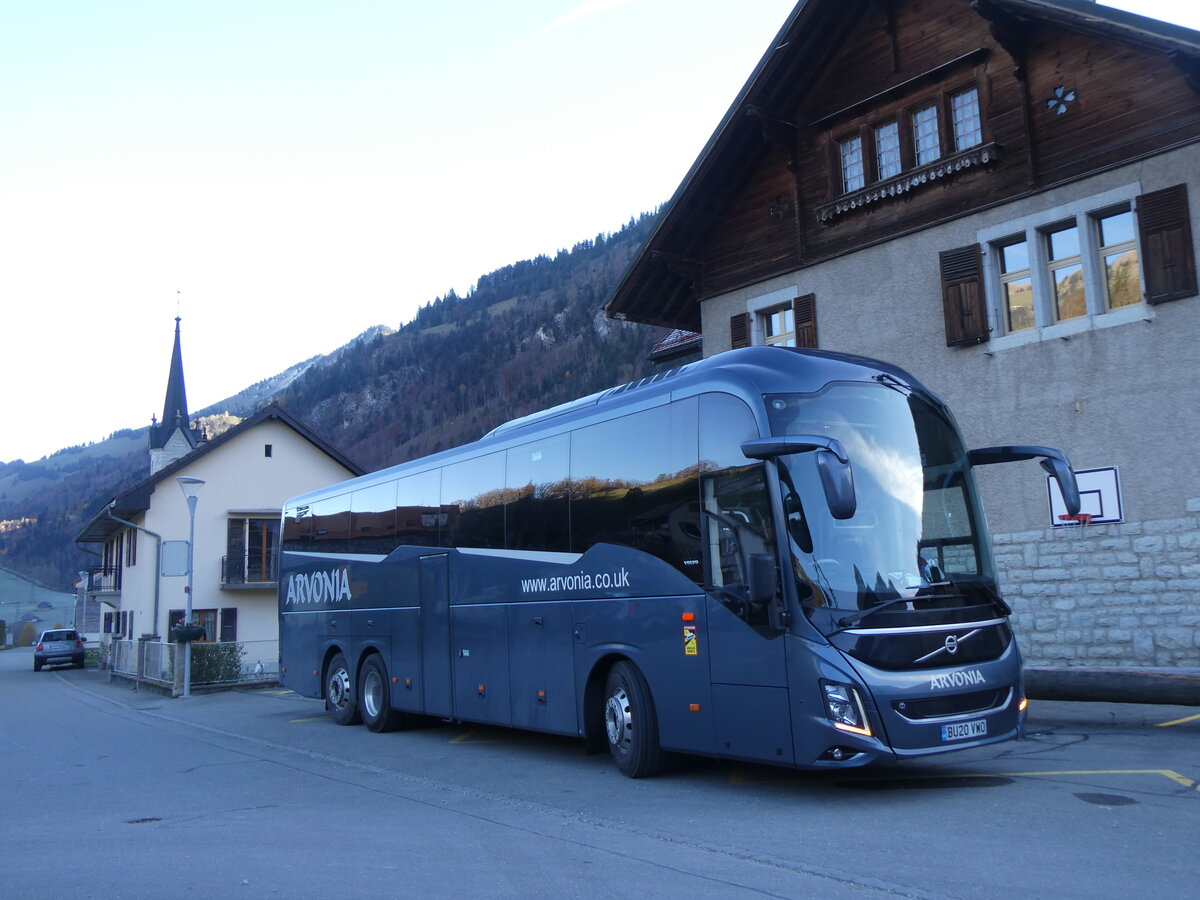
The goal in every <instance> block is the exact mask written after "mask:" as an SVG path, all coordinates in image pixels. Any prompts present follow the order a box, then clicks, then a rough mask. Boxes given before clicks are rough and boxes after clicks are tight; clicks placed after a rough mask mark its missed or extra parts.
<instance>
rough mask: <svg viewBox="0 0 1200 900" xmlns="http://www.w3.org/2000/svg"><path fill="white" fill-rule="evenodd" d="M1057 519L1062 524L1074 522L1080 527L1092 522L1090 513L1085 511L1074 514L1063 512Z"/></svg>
mask: <svg viewBox="0 0 1200 900" xmlns="http://www.w3.org/2000/svg"><path fill="white" fill-rule="evenodd" d="M1058 520H1059V521H1060V522H1062V523H1063V524H1064V525H1069V524H1070V523H1071V522H1075V523H1076V524H1077V525H1079V526H1080V527H1082V528H1086V527H1087V526H1088V525H1090V524H1091V523H1092V514H1091V513H1085V512H1081V513H1076V514H1075V515H1071V514H1070V513H1063V514H1062V515H1060V516H1059V517H1058Z"/></svg>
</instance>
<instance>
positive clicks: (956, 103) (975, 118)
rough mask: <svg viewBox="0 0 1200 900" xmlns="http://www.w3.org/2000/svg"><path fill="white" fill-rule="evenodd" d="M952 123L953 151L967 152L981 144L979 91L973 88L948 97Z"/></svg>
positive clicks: (981, 126) (981, 125)
mask: <svg viewBox="0 0 1200 900" xmlns="http://www.w3.org/2000/svg"><path fill="white" fill-rule="evenodd" d="M950 116H951V120H952V121H953V123H954V150H955V152H957V151H959V150H967V149H969V148H971V147H975V146H978V145H979V144H982V143H983V121H982V119H981V118H980V115H979V90H978V89H977V88H974V87H970V88H967V89H966V90H965V91H959V92H958V93H957V94H951V95H950Z"/></svg>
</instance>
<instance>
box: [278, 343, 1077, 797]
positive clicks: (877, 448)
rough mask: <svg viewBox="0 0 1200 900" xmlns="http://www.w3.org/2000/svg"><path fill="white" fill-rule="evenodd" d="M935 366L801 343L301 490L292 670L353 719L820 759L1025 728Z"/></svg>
mask: <svg viewBox="0 0 1200 900" xmlns="http://www.w3.org/2000/svg"><path fill="white" fill-rule="evenodd" d="M1019 460H1040V461H1041V464H1042V467H1043V468H1044V469H1045V471H1046V472H1047V473H1049V475H1050V476H1051V477H1052V478H1053V479H1055V480H1056V481H1057V483H1058V486H1059V489H1060V491H1061V493H1062V495H1063V498H1064V503H1065V505H1066V507H1067V510H1068V511H1069V512H1072V513H1074V512H1077V511H1078V503H1079V498H1078V489H1077V487H1076V484H1075V479H1074V474H1073V473H1072V471H1071V468H1070V465H1069V463H1068V462H1067V458H1066V456H1065V455H1063V454H1062V453H1061V452H1059V451H1057V450H1054V449H1051V448H1047V447H1039V446H1025V445H1012V446H999V447H985V448H980V449H974V450H968V449H967V448H966V447H965V446H964V444H963V441H962V438H961V436H960V434H959V431H958V428H957V426H956V424H955V422H954V419H953V416H952V415H951V413H950V411H949V410H948V409H947V408H946V406H945V404H943V403H942V402H941V401H940V400H939V399H938V398H937V397H936V396H935V395H933V394H932V393H931V392H930V391H929V390H928V389H926V388H925V387H924V386H923V385H922V384H921V383H920V382H919V381H917V380H916V379H915V378H914V377H913V376H912V375H910V374H908V373H907V372H905V371H904V370H902V369H899V368H897V367H895V366H892V365H889V364H887V363H882V362H878V361H875V360H869V359H864V358H861V357H852V356H845V355H840V354H834V353H825V352H820V351H810V350H795V349H789V348H781V347H757V348H747V349H742V350H733V351H729V352H728V353H724V354H720V355H718V356H715V357H712V358H710V359H706V360H703V361H700V362H697V363H693V364H690V365H687V366H684V367H681V368H679V369H675V370H672V371H670V372H664V373H661V374H658V375H655V376H653V377H652V378H647V379H644V380H643V381H640V382H636V383H634V384H629V385H624V386H621V387H617V388H613V389H611V390H608V391H604V392H601V393H599V394H595V395H592V396H589V397H585V398H582V399H580V400H577V401H574V402H572V403H568V404H565V405H563V406H559V407H555V408H554V409H550V410H546V411H544V412H541V413H536V414H534V415H531V416H527V417H524V418H522V419H517V420H514V421H512V422H509V423H507V424H505V425H502V426H500V427H499V428H496V429H495V430H494V431H492V432H490V433H489V434H487V435H485V436H484V437H483V438H481V439H480V440H478V441H476V442H475V443H473V444H468V445H465V446H463V447H458V448H455V449H452V450H447V451H444V452H442V453H438V454H436V455H434V456H430V457H426V458H424V459H418V460H414V461H412V462H408V463H404V464H402V465H399V466H395V467H393V468H390V469H386V470H383V471H380V472H377V473H374V474H371V475H366V476H363V477H361V478H357V479H354V480H351V481H347V482H343V483H341V484H336V485H333V486H331V487H328V488H325V489H323V490H319V491H314V492H311V493H308V494H305V495H303V496H300V497H296V498H294V499H292V500H289V501H288V503H287V504H286V507H285V509H284V519H283V537H282V556H281V569H280V571H281V578H280V582H279V585H280V589H279V590H280V594H279V612H280V648H281V649H280V657H281V659H280V662H281V672H282V681H283V683H284V684H285V685H286V686H287V687H289V688H292V689H293V690H295V691H296V692H298V693H300V694H302V695H305V696H309V697H316V698H321V699H323V700H324V701H325V704H326V708H327V710H328V711H329V714H330V715H331V716H332V718H333V719H334V721H336V722H338V723H339V724H343V725H353V724H358V723H360V722H361V723H363V724H365V725H366V726H367V727H368V728H369V729H371V730H372V731H377V732H383V731H391V730H393V729H398V728H404V727H412V726H416V725H419V724H421V723H423V722H429V721H437V720H445V721H458V722H472V723H488V724H493V725H499V726H504V727H510V728H522V729H529V730H535V731H543V732H549V733H554V734H562V735H571V736H576V737H579V738H581V739H582V741H583V745H584V747H585V748H586V749H588V750H589V751H593V750H594V751H598V752H599V751H603V750H605V749H607V751H608V752H609V753H610V754H611V756H612V759H613V761H614V763H615V764H616V766H617V768H618V769H619V770H620V771H621V772H623V773H624V774H626V775H629V776H632V777H641V776H646V775H651V774H653V773H655V772H657V771H658V770H659V769H660V768H661V767H662V766H663V763H664V760H665V758H666V753H667V752H668V751H671V752H679V753H691V754H699V755H704V756H710V757H719V758H727V759H739V760H750V761H755V762H762V763H770V764H776V765H785V766H794V767H798V768H805V769H822V768H826V769H827V768H839V767H847V766H859V765H864V764H867V763H871V762H875V761H884V760H894V759H897V758H905V757H915V756H920V755H923V754H930V753H940V752H945V751H950V750H955V749H959V748H963V747H973V746H978V745H981V744H985V743H992V742H997V741H1004V740H1009V739H1012V738H1015V737H1017V736H1018V735H1019V734H1020V732H1021V728H1022V725H1023V721H1024V715H1025V712H1024V710H1025V695H1024V689H1023V683H1022V677H1021V661H1020V654H1019V652H1018V650H1017V645H1016V641H1015V640H1014V637H1013V631H1012V627H1011V625H1010V622H1009V612H1010V610H1009V608H1008V606H1007V605H1006V604H1005V602H1004V600H1003V598H1002V597H1001V595H1000V592H999V589H998V585H997V578H996V571H995V566H994V564H993V560H992V553H991V547H990V542H989V539H988V535H987V526H986V524H985V521H984V516H983V511H982V508H981V505H980V500H979V491H978V489H977V487H976V484H975V475H974V472H975V469H976V468H978V467H979V466H985V465H994V464H997V463H1005V462H1012V461H1019Z"/></svg>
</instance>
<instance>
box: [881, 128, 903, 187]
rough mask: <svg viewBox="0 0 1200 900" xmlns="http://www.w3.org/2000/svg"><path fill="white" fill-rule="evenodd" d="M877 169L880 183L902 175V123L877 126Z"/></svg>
mask: <svg viewBox="0 0 1200 900" xmlns="http://www.w3.org/2000/svg"><path fill="white" fill-rule="evenodd" d="M875 168H876V173H875V174H876V176H877V179H878V180H879V181H882V180H883V179H885V178H891V177H892V176H893V175H899V174H900V170H901V168H902V164H901V161H900V123H899V122H897V121H894V120H893V121H891V122H885V123H884V124H882V125H876V126H875Z"/></svg>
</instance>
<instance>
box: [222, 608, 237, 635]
mask: <svg viewBox="0 0 1200 900" xmlns="http://www.w3.org/2000/svg"><path fill="white" fill-rule="evenodd" d="M237 613H238V611H237V607H236V606H226V607H222V609H221V643H222V644H229V643H232V642H234V641H236V640H237Z"/></svg>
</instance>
